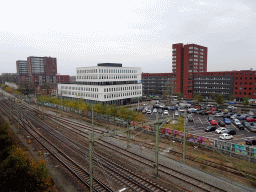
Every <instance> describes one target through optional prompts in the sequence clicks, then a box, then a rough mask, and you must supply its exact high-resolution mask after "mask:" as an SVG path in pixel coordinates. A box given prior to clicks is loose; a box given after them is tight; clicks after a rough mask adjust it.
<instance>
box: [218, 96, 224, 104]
mask: <svg viewBox="0 0 256 192" xmlns="http://www.w3.org/2000/svg"><path fill="white" fill-rule="evenodd" d="M216 102H217V103H218V104H219V105H222V104H223V103H224V97H223V95H221V94H220V95H218V96H217V99H216Z"/></svg>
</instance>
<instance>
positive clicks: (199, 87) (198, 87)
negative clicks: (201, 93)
mask: <svg viewBox="0 0 256 192" xmlns="http://www.w3.org/2000/svg"><path fill="white" fill-rule="evenodd" d="M194 88H197V89H229V87H207V86H206V87H201V86H195V87H194Z"/></svg>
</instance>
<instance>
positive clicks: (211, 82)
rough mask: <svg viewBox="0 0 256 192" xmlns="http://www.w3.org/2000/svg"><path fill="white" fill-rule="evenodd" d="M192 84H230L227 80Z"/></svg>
mask: <svg viewBox="0 0 256 192" xmlns="http://www.w3.org/2000/svg"><path fill="white" fill-rule="evenodd" d="M194 84H211V85H212V84H216V85H230V83H228V82H211V83H210V82H194Z"/></svg>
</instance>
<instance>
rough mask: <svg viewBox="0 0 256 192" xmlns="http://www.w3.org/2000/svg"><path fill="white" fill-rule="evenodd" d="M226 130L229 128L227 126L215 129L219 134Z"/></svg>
mask: <svg viewBox="0 0 256 192" xmlns="http://www.w3.org/2000/svg"><path fill="white" fill-rule="evenodd" d="M225 131H227V128H225V127H219V128H217V129H216V130H215V132H216V133H218V134H220V133H223V132H225Z"/></svg>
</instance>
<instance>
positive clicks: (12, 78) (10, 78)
mask: <svg viewBox="0 0 256 192" xmlns="http://www.w3.org/2000/svg"><path fill="white" fill-rule="evenodd" d="M17 79H18V78H17V73H2V74H1V76H0V82H1V84H5V82H10V83H15V84H17V82H18V80H17Z"/></svg>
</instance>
